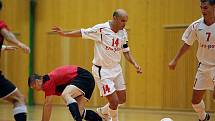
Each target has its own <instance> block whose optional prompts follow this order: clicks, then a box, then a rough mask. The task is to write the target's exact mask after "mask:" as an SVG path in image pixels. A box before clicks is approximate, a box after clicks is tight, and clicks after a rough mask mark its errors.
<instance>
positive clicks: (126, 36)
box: [122, 31, 130, 52]
mask: <svg viewBox="0 0 215 121" xmlns="http://www.w3.org/2000/svg"><path fill="white" fill-rule="evenodd" d="M122 51H123V52H128V51H130V49H129V47H128V34H127V32H126V31H125V33H124V37H123V45H122Z"/></svg>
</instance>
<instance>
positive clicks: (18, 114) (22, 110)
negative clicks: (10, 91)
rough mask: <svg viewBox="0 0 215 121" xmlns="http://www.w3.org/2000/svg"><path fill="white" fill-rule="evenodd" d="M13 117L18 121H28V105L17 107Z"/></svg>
mask: <svg viewBox="0 0 215 121" xmlns="http://www.w3.org/2000/svg"><path fill="white" fill-rule="evenodd" d="M13 115H14V118H15V120H16V121H26V120H27V107H26V105H21V106H17V107H15V108H14V109H13Z"/></svg>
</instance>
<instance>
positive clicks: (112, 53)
mask: <svg viewBox="0 0 215 121" xmlns="http://www.w3.org/2000/svg"><path fill="white" fill-rule="evenodd" d="M127 20H128V15H127V13H126V12H125V11H124V10H123V9H117V10H116V11H115V12H114V13H113V18H112V20H111V21H108V22H106V23H102V24H98V25H95V26H94V27H90V28H87V29H80V30H75V31H70V32H63V31H62V30H61V29H60V28H59V27H53V28H52V30H53V31H54V32H56V33H58V34H60V35H61V36H66V37H82V38H84V39H91V40H94V42H95V47H94V59H93V67H92V73H93V76H94V78H95V80H96V83H97V86H98V88H99V90H100V94H101V96H105V97H106V98H107V100H108V102H109V103H108V104H106V105H105V106H104V107H102V108H98V109H97V112H98V114H99V115H100V116H102V117H103V118H104V119H105V120H108V119H109V118H108V116H110V117H111V119H112V121H118V110H117V109H118V104H123V103H124V102H125V100H126V92H125V90H126V87H125V81H124V78H123V74H122V69H121V66H120V64H119V63H120V60H121V54H122V53H123V54H124V56H125V58H126V59H127V60H128V61H129V62H130V63H131V64H133V65H134V67H135V68H136V70H137V72H138V73H142V70H141V68H140V66H139V65H138V64H137V63H136V61H135V60H134V59H133V57H132V55H131V53H130V51H129V47H128V43H127V42H128V37H127V32H126V30H125V29H124V27H125V25H126V23H127Z"/></svg>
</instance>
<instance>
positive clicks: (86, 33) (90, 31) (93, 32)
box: [81, 25, 102, 41]
mask: <svg viewBox="0 0 215 121" xmlns="http://www.w3.org/2000/svg"><path fill="white" fill-rule="evenodd" d="M81 34H82V38H83V39H91V40H95V41H101V36H102V35H101V32H100V27H99V26H98V25H96V26H94V27H91V28H87V29H81Z"/></svg>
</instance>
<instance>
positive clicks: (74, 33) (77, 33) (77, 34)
mask: <svg viewBox="0 0 215 121" xmlns="http://www.w3.org/2000/svg"><path fill="white" fill-rule="evenodd" d="M52 32H55V33H58V34H59V35H61V36H64V37H81V30H73V31H66V32H65V31H63V30H62V29H61V28H60V27H57V26H54V27H52Z"/></svg>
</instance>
